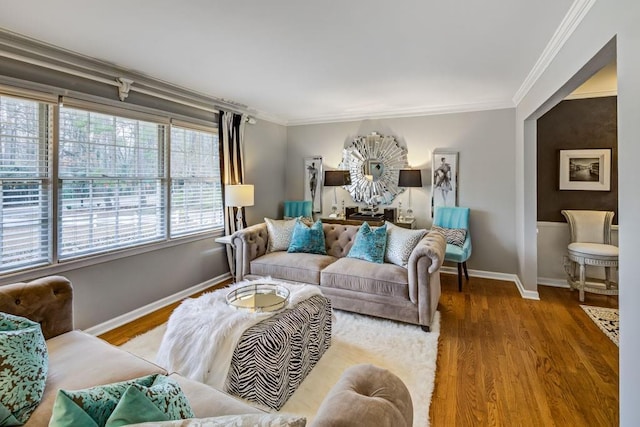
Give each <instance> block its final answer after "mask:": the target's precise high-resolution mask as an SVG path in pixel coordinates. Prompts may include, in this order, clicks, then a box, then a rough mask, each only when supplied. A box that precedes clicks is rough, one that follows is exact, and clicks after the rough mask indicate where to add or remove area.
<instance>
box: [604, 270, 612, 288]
mask: <svg viewBox="0 0 640 427" xmlns="http://www.w3.org/2000/svg"><path fill="white" fill-rule="evenodd" d="M604 284H605V285H606V286H607V289H611V267H605V268H604Z"/></svg>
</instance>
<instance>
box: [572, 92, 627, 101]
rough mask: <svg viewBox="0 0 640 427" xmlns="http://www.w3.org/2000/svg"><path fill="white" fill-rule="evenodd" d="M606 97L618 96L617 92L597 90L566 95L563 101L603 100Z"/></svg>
mask: <svg viewBox="0 0 640 427" xmlns="http://www.w3.org/2000/svg"><path fill="white" fill-rule="evenodd" d="M606 96H618V91H617V90H598V91H590V92H579V93H572V94H570V95H568V96H567V97H566V98H565V99H566V100H571V99H586V98H604V97H606Z"/></svg>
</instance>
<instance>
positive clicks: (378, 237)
mask: <svg viewBox="0 0 640 427" xmlns="http://www.w3.org/2000/svg"><path fill="white" fill-rule="evenodd" d="M386 247H387V224H385V225H383V226H382V227H378V228H376V229H375V230H372V229H371V227H370V226H369V223H368V222H366V221H365V222H364V223H362V225H361V226H360V229H359V230H358V232H357V233H356V238H355V241H354V242H353V246H351V249H350V250H349V253H348V254H347V257H348V258H358V259H363V260H365V261H369V262H375V263H378V264H382V263H384V252H385V249H386Z"/></svg>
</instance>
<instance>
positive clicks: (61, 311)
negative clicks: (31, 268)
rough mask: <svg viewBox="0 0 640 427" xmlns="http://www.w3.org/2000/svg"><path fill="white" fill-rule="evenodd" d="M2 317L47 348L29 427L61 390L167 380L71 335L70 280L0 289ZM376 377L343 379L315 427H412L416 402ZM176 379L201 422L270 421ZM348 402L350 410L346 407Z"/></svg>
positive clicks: (397, 385) (92, 340)
mask: <svg viewBox="0 0 640 427" xmlns="http://www.w3.org/2000/svg"><path fill="white" fill-rule="evenodd" d="M0 311H1V312H5V313H9V314H13V315H17V316H22V317H26V318H28V319H31V320H33V321H36V322H38V323H40V324H41V326H42V331H43V334H44V337H45V339H46V340H47V341H46V343H47V351H48V356H49V369H48V376H47V381H46V386H45V391H44V396H43V398H42V400H41V402H40V404H39V406H38V407H37V408H36V410H35V411H34V412H33V414H32V415H31V417H30V418H29V420H28V421H27V423H26V424H25V426H27V427H31V426H47V425H48V424H49V419H50V418H51V413H52V409H53V404H54V401H55V398H56V395H57V393H58V390H60V389H67V390H77V389H83V388H88V387H93V386H96V385H102V384H109V383H112V382H117V381H125V380H129V379H133V378H137V377H141V376H145V375H149V374H154V373H161V374H165V375H166V374H168V373H167V371H166V370H165V369H163V368H162V367H160V366H157V365H155V364H153V363H151V362H149V361H147V360H144V359H142V358H139V357H137V356H135V355H133V354H131V353H128V352H126V351H124V350H121V349H119V348H118V347H115V346H113V345H111V344H109V343H107V342H105V341H103V340H101V339H99V338H96V337H94V336H92V335H89V334H87V333H84V332H82V331H79V330H73V288H72V285H71V283H70V282H69V281H68V280H67V279H66V278H64V277H61V276H50V277H46V278H42V279H38V280H34V281H32V282H29V283H15V284H11V285H5V286H0ZM372 369H375V367H371V366H370V365H359V367H358V368H357V369H356V372H355V374H354V373H353V372H352V373H351V374H350V375H351V376H352V377H353V378H351V379H349V377H348V376H347V374H346V373H345V376H344V377H343V378H342V379H341V383H339V384H338V385H337V386H336V387H334V388H333V389H332V390H331V392H330V395H329V396H328V397H327V398H326V399H325V401H324V402H323V403H322V405H321V408H320V410H319V412H318V414H317V416H316V417H315V418H314V420H313V422H312V423H310V426H312V427H328V426H334V425H354V423H357V421H358V420H362V419H363V418H362V417H366V416H368V415H367V414H368V413H377V414H387V415H385V416H384V417H382V418H376V423H377V422H378V421H380V422H381V424H378V425H389V426H392V425H393V426H410V425H411V423H412V417H413V413H412V402H411V397H410V395H409V393H408V391H407V390H406V387H405V386H404V384H403V383H402V381H401V380H400V379H399V378H397V377H396V376H395V375H393V374H391V373H389V372H383V373H382V374H379V373H378V372H377V371H375V370H374V371H372ZM358 372H359V373H358ZM372 372H375V375H372ZM170 377H171V378H173V379H175V380H176V381H177V382H178V383H179V384H180V386H181V388H182V390H183V392H184V394H185V395H186V397H187V399H188V400H189V403H190V405H191V407H192V409H193V412H194V414H195V416H196V417H198V418H206V417H216V416H222V415H237V414H252V413H255V414H264V412H263V411H261V410H260V409H257V408H255V407H253V406H251V405H249V404H247V403H245V402H243V401H240V400H238V399H236V398H234V397H232V396H230V395H228V394H226V393H224V392H222V391H219V390H216V389H214V388H212V387H210V386H208V385H205V384H202V383H198V382H195V381H192V380H189V379H187V378H184V377H182V376H180V375H178V374H176V373H172V374H170ZM345 380H346V381H347V383H345ZM343 389H344V393H343V392H342V391H343ZM338 396H341V397H338ZM380 396H384V398H382V399H381V398H380ZM349 401H351V402H352V404H351V405H348V402H349ZM345 404H347V406H345ZM336 405H337V406H336ZM338 407H340V410H337V408H338ZM343 408H350V409H349V410H343ZM371 411H373V412H371ZM380 411H382V412H380ZM385 417H386V418H385ZM196 424H197V423H196Z"/></svg>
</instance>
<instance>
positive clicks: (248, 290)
mask: <svg viewBox="0 0 640 427" xmlns="http://www.w3.org/2000/svg"><path fill="white" fill-rule="evenodd" d="M226 299H227V304H229V305H230V306H232V307H235V308H237V309H238V310H246V311H250V312H254V313H260V312H268V311H278V310H282V309H283V308H284V307H285V306H286V305H287V301H289V289H287V288H285V287H284V286H280V285H278V284H276V283H268V282H265V283H262V282H259V281H255V282H253V283H251V284H249V285H245V286H241V287H239V288H236V289H234V290H233V291H231V292H229V293H228V294H227V298H226Z"/></svg>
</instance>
